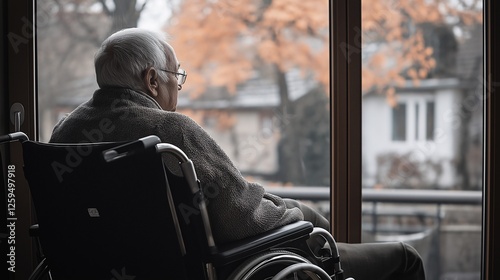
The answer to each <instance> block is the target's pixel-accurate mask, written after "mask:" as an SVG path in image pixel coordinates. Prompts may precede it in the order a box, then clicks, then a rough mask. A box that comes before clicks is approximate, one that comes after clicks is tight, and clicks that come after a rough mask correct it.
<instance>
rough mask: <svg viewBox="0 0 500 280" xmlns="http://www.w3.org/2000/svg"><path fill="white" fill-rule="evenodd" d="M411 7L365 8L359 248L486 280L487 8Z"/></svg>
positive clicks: (377, 4) (473, 4)
mask: <svg viewBox="0 0 500 280" xmlns="http://www.w3.org/2000/svg"><path fill="white" fill-rule="evenodd" d="M410 2H411V4H410ZM410 2H406V1H389V0H380V1H370V0H364V1H362V12H363V13H364V14H363V17H362V18H363V22H362V36H363V37H362V38H363V48H362V52H361V55H362V71H361V72H362V75H363V76H362V78H363V80H362V84H363V86H362V91H363V98H362V101H361V102H362V103H363V113H362V116H363V123H362V139H363V142H362V159H363V162H362V166H363V168H362V169H363V171H362V175H363V191H362V192H363V195H362V197H363V207H362V209H363V210H362V213H363V216H362V239H363V242H371V241H405V242H407V243H410V244H412V245H413V246H414V247H415V248H416V249H417V250H418V251H419V252H420V254H421V256H422V258H423V259H424V266H425V267H426V274H427V278H429V279H461V278H460V277H462V276H463V277H469V278H470V279H480V275H481V262H480V261H479V260H480V259H481V256H482V251H481V240H482V230H483V228H482V224H481V219H482V190H483V182H482V172H483V171H482V168H481V166H482V163H483V157H482V150H483V144H482V143H481V141H478V140H477V139H478V136H477V135H483V133H484V132H483V127H484V125H483V122H482V119H483V108H482V106H481V102H480V100H483V99H482V96H483V95H482V94H483V83H482V79H483V72H482V63H483V21H482V15H483V13H482V9H483V4H482V1H459V2H460V3H459V2H457V1H451V0H450V1H433V0H431V1H410ZM374 10H377V11H378V12H376V13H375V12H374ZM387 112H390V113H387ZM375 124H376V125H375ZM374 127H375V128H374ZM384 132H385V133H384ZM384 135H390V136H384ZM459 196H463V197H467V198H468V200H467V201H465V200H461V199H460V198H459ZM417 197H419V199H417ZM439 197H442V199H438V198H439ZM462 244H467V245H462ZM464 260H466V261H465V262H464ZM465 263H467V265H465Z"/></svg>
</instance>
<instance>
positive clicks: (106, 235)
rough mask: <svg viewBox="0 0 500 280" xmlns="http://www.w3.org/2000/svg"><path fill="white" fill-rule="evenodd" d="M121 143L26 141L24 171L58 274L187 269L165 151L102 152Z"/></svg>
mask: <svg viewBox="0 0 500 280" xmlns="http://www.w3.org/2000/svg"><path fill="white" fill-rule="evenodd" d="M119 144H121V143H96V144H45V143H38V142H33V141H25V142H23V152H24V165H25V166H24V170H25V176H26V179H27V180H28V183H29V186H30V190H31V194H32V197H33V202H34V205H35V209H36V215H37V221H38V223H39V225H40V241H41V244H42V248H43V250H44V254H45V255H46V257H47V260H48V262H49V266H50V268H51V271H52V274H53V277H54V279H113V278H115V279H129V278H130V279H131V277H135V278H134V279H183V278H184V277H185V275H186V271H185V269H184V261H185V259H184V257H183V256H182V253H181V249H180V246H179V240H178V235H177V233H178V232H177V231H176V228H175V227H174V221H173V216H172V212H171V210H170V208H169V201H168V198H167V188H168V187H169V183H168V180H167V177H166V173H165V168H164V165H163V163H162V159H161V155H159V154H157V153H156V151H155V146H154V145H149V147H145V149H144V150H143V152H140V153H133V154H131V155H129V156H127V157H125V158H122V159H120V160H115V161H112V162H106V161H105V160H104V158H103V155H102V152H103V151H104V150H107V149H110V148H112V147H115V146H117V145H119ZM176 183H182V181H181V180H180V178H177V181H176ZM181 188H182V186H181ZM96 275H99V276H100V277H96ZM166 276H167V277H166ZM120 277H121V278H120ZM126 277H128V278H126ZM165 277H166V278H165Z"/></svg>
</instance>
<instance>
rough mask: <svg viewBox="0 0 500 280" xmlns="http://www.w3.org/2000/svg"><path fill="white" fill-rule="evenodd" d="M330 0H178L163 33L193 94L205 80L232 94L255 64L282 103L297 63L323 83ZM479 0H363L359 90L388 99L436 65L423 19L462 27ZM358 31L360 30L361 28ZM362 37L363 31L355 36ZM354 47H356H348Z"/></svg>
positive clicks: (473, 16)
mask: <svg viewBox="0 0 500 280" xmlns="http://www.w3.org/2000/svg"><path fill="white" fill-rule="evenodd" d="M328 3H329V1H327V0H314V1H313V0H311V1H302V0H267V1H255V0H243V1H237V2H235V1H230V0H213V1H205V0H185V1H183V2H182V3H181V5H180V7H179V9H178V10H177V12H176V13H174V16H173V18H172V20H171V24H170V26H169V27H168V31H169V33H170V34H172V35H173V38H174V41H173V45H174V47H175V48H176V50H177V52H178V56H179V57H181V58H188V59H187V61H186V62H185V63H184V64H185V65H187V66H186V67H188V68H191V69H192V70H194V71H191V73H192V74H190V80H191V81H193V82H194V86H193V88H192V89H191V90H192V91H191V94H192V97H193V98H196V97H198V96H199V95H200V94H202V93H203V92H205V90H206V88H207V87H209V86H223V87H226V88H227V90H228V91H229V92H232V93H234V92H235V90H236V86H237V85H238V84H240V83H243V82H245V81H246V80H247V79H249V78H250V77H251V75H252V72H253V71H255V69H256V68H258V67H257V66H256V63H258V64H260V63H263V62H265V63H267V64H268V65H271V66H272V67H274V69H275V75H274V76H275V79H276V83H277V84H278V86H279V89H280V97H281V98H282V99H281V102H282V108H283V109H285V108H286V107H287V103H288V102H289V100H288V89H287V85H286V83H284V73H285V72H286V71H288V70H289V69H290V68H293V67H295V68H299V69H301V70H302V71H303V72H304V73H310V74H311V76H312V78H313V79H315V80H316V81H318V83H319V84H321V85H322V86H323V87H324V88H325V91H326V92H328V88H329V83H330V81H329V77H330V76H329V69H330V68H329V52H330V46H329V18H328V17H329V13H328V11H329V8H328ZM481 16H482V13H481V1H478V0H470V1H467V0H463V1H452V0H433V1H426V0H401V1H395V0H382V1H368V0H365V1H363V3H362V30H359V33H360V34H359V35H360V38H362V40H363V42H362V43H361V44H363V47H366V46H368V45H369V44H378V45H379V47H378V48H377V51H376V52H375V53H369V52H366V53H365V54H364V56H363V61H364V62H363V63H364V64H363V68H362V71H363V73H362V77H363V91H368V90H370V89H374V88H375V89H376V90H379V91H382V92H384V93H386V94H387V96H388V101H389V103H390V104H393V103H394V98H393V97H394V90H393V86H395V85H400V84H402V83H404V82H405V80H407V79H411V80H413V81H415V82H418V80H420V79H425V78H426V77H428V74H429V73H430V72H431V71H432V69H433V68H434V67H436V58H435V57H433V49H432V47H429V46H427V45H426V42H425V40H424V34H423V31H422V30H421V28H420V25H421V24H422V23H432V24H435V25H446V24H450V23H451V24H454V25H456V26H460V25H462V26H463V25H469V24H472V23H474V22H478V21H479V22H480V21H481ZM361 33H362V34H361ZM361 35H362V36H361ZM351 47H353V48H357V49H358V50H361V47H362V46H361V45H359V46H351Z"/></svg>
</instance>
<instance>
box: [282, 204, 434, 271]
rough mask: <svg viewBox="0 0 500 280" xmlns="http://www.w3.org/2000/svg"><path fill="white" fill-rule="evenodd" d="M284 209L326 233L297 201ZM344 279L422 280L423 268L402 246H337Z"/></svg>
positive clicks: (320, 219)
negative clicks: (294, 210)
mask: <svg viewBox="0 0 500 280" xmlns="http://www.w3.org/2000/svg"><path fill="white" fill-rule="evenodd" d="M285 203H286V205H287V208H292V207H297V208H299V209H300V210H301V211H302V213H303V214H304V220H305V221H310V222H311V223H312V224H313V225H314V226H317V227H321V228H324V229H326V230H330V225H329V223H328V220H327V219H325V218H324V217H323V216H321V215H320V214H319V213H317V212H316V211H315V210H314V209H312V208H310V207H308V206H307V205H304V204H302V203H300V202H298V201H295V200H291V199H285ZM337 246H338V249H339V253H340V264H341V266H342V269H343V270H344V277H345V278H348V277H352V278H354V279H355V280H424V279H425V273H424V266H423V262H422V258H421V257H420V255H419V254H418V252H417V251H416V250H415V249H414V248H413V247H411V246H410V245H407V244H404V243H402V242H391V243H362V244H347V243H340V242H339V243H337Z"/></svg>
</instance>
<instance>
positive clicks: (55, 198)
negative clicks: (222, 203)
mask: <svg viewBox="0 0 500 280" xmlns="http://www.w3.org/2000/svg"><path fill="white" fill-rule="evenodd" d="M13 141H19V142H21V145H22V150H23V160H24V175H25V177H26V180H27V181H28V184H29V188H30V192H31V195H32V200H33V204H34V207H35V212H36V222H37V224H35V225H33V226H32V227H31V228H30V233H31V234H32V236H34V238H36V240H37V242H38V243H39V245H40V246H39V247H40V252H41V255H40V260H39V263H38V266H37V267H36V268H35V269H34V271H33V273H32V274H31V277H30V280H31V279H33V280H36V279H40V280H42V279H54V280H58V279H106V280H109V279H115V280H117V279H130V280H131V279H136V280H139V279H207V280H215V279H218V280H222V279H228V280H233V279H234V280H265V279H272V280H283V279H319V280H325V279H335V280H343V279H344V278H343V271H342V269H341V265H340V256H339V252H338V249H337V246H336V243H335V240H334V238H333V237H332V236H331V235H330V234H329V233H328V232H327V231H325V230H323V229H320V228H314V227H313V226H312V224H311V223H309V222H306V221H300V222H296V223H292V224H289V225H285V226H283V227H280V228H276V229H274V230H271V231H269V232H265V233H262V234H259V235H257V236H252V237H249V238H246V239H244V240H238V241H236V242H231V243H228V244H220V245H219V244H216V243H215V241H214V238H213V235H212V229H211V225H210V221H209V217H208V213H207V208H206V204H207V198H206V197H205V193H204V189H203V183H202V182H200V181H199V180H198V179H197V177H196V171H195V168H194V166H193V163H192V162H191V160H190V159H189V158H188V157H187V156H186V155H185V154H184V152H183V151H182V150H180V149H179V148H177V147H176V146H174V145H171V144H167V143H161V142H160V139H159V138H158V137H157V136H154V135H152V136H148V137H144V138H141V139H138V140H136V141H129V142H113V143H110V142H106V143H79V144H52V143H50V144H49V143H41V142H35V141H30V140H29V139H28V137H27V136H26V134H24V133H22V132H15V133H11V134H8V135H4V136H0V143H6V142H13ZM165 153H166V154H169V155H171V156H173V157H175V158H176V159H177V160H178V162H179V166H180V169H181V170H182V174H183V175H182V176H178V175H175V174H173V173H172V172H171V171H170V170H169V169H168V168H166V167H165V165H164V163H163V156H162V155H163V154H165ZM313 241H319V242H313ZM312 244H325V245H324V246H315V245H312ZM350 279H351V278H350Z"/></svg>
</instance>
